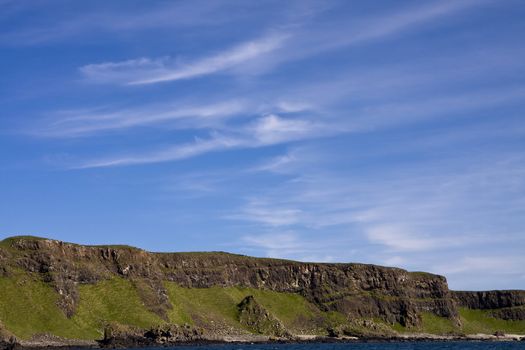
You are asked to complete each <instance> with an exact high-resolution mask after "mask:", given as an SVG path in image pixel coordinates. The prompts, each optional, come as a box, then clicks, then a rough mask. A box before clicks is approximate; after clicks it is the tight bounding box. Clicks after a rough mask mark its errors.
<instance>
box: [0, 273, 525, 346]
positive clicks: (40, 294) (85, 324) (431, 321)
mask: <svg viewBox="0 0 525 350" xmlns="http://www.w3.org/2000/svg"><path fill="white" fill-rule="evenodd" d="M166 288H167V290H168V294H169V297H170V300H171V302H172V304H173V309H172V310H170V312H169V315H168V316H169V318H170V322H173V323H176V324H184V323H190V324H201V323H207V324H210V323H212V324H215V325H217V326H219V327H221V328H223V329H224V328H229V329H231V330H237V331H246V329H244V328H243V327H242V326H241V325H240V324H239V323H238V321H237V307H236V306H237V304H238V303H239V302H240V301H241V300H242V299H243V298H244V297H246V296H248V295H253V296H254V297H255V298H256V300H257V301H258V302H259V303H260V304H261V305H263V306H264V307H265V308H266V309H267V310H269V311H270V312H271V313H272V314H273V315H274V316H275V317H277V318H278V319H280V320H281V321H282V322H283V323H284V325H285V326H286V327H287V328H288V329H289V330H291V331H292V332H294V333H304V334H315V333H317V334H321V333H323V329H325V328H326V327H328V326H334V325H337V324H342V323H344V322H345V317H344V316H343V315H341V314H339V313H322V312H320V311H319V310H318V309H317V308H316V307H315V306H314V305H313V304H311V303H309V302H308V301H307V300H306V299H304V298H303V297H302V296H300V295H297V294H292V293H278V292H273V291H269V290H258V289H251V288H240V287H228V288H220V287H214V288H203V289H197V288H192V289H189V288H183V287H180V286H178V285H176V284H174V283H171V282H166ZM0 291H1V293H0V322H1V323H3V324H4V326H5V327H6V328H7V329H8V330H9V331H11V332H13V333H14V334H15V335H17V336H18V337H21V338H25V339H27V338H30V337H31V336H32V335H33V334H37V333H51V334H55V335H58V336H62V337H67V338H80V339H98V338H100V337H101V336H102V329H103V325H104V324H105V323H106V322H118V323H121V324H128V325H134V326H139V327H144V328H145V327H149V326H154V325H158V324H161V323H163V322H164V321H163V320H162V319H160V318H159V317H158V316H157V315H155V314H153V313H151V312H149V311H147V310H146V308H145V307H144V305H143V303H142V301H141V300H140V298H139V295H138V293H137V290H136V289H135V288H134V287H133V284H132V283H131V282H130V281H128V280H125V279H121V278H114V279H111V280H107V281H104V282H101V283H98V284H96V285H81V286H79V293H80V301H79V305H78V309H77V312H76V314H75V316H74V317H73V318H71V319H68V318H66V317H65V316H64V314H63V313H62V312H61V311H60V310H59V309H58V307H57V306H56V302H57V299H58V295H57V293H56V292H55V291H54V290H53V289H52V288H51V287H50V286H49V285H47V284H45V283H43V282H41V281H39V280H37V279H35V277H33V276H32V275H31V274H28V273H24V272H16V273H15V274H14V275H13V276H12V277H9V278H0ZM489 313H490V311H483V310H469V309H460V315H461V318H462V322H463V327H462V329H458V328H456V327H455V326H454V324H453V323H452V322H451V321H450V320H449V319H446V318H442V317H438V316H435V315H433V314H431V313H424V314H423V315H422V321H423V325H422V327H421V328H420V329H411V330H407V329H404V328H403V327H401V326H399V325H394V326H393V328H394V329H395V330H397V331H400V332H427V333H436V334H449V333H467V334H472V333H489V334H490V333H494V332H496V331H504V332H507V333H519V334H525V321H505V320H501V319H496V318H493V317H490V314H489ZM212 321H213V322H212Z"/></svg>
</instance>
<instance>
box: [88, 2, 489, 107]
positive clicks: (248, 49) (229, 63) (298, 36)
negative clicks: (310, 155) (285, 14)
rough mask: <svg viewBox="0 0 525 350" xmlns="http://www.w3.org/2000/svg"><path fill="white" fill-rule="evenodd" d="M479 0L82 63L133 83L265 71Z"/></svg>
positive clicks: (101, 75)
mask: <svg viewBox="0 0 525 350" xmlns="http://www.w3.org/2000/svg"><path fill="white" fill-rule="evenodd" d="M479 4H480V2H479V1H477V2H474V1H470V0H461V1H454V2H437V3H431V4H430V5H428V4H425V5H423V6H420V7H416V8H407V9H403V10H401V11H399V12H397V13H394V14H392V13H388V14H386V15H385V14H383V15H381V16H379V17H377V18H374V17H369V18H366V19H365V20H361V21H347V19H346V18H345V20H344V22H336V23H332V24H330V25H328V26H320V27H317V26H315V25H314V26H313V27H309V26H308V24H305V23H300V22H298V23H296V24H295V25H292V26H290V27H291V28H293V30H292V29H289V30H286V31H283V29H280V32H279V31H272V32H271V34H269V35H267V36H264V37H262V38H259V39H254V40H251V41H247V42H244V43H242V44H240V45H238V46H235V47H233V48H230V49H227V50H224V51H223V52H219V53H215V54H211V55H210V56H208V57H204V58H200V59H196V60H195V61H193V62H186V63H185V62H181V60H180V59H173V58H170V57H161V58H146V57H144V58H137V59H130V60H125V61H121V62H105V63H98V64H88V65H85V66H83V67H81V68H80V71H81V73H82V74H83V75H84V77H85V78H86V79H88V80H91V81H95V82H103V83H118V84H128V85H144V84H154V83H160V82H167V81H176V80H182V79H190V78H195V77H199V76H203V75H208V74H213V73H217V72H223V71H226V70H230V69H233V68H235V70H236V71H238V72H240V73H242V74H246V73H247V71H246V69H243V68H242V65H243V64H245V63H246V65H247V69H248V70H249V71H251V72H257V71H258V70H261V71H263V72H264V71H267V70H268V69H271V68H274V67H276V66H278V65H279V64H280V63H284V62H287V61H294V60H300V59H303V58H306V57H309V56H311V55H316V54H319V53H322V52H325V51H330V50H334V49H337V48H342V47H346V46H349V45H355V44H360V43H363V42H367V41H370V40H377V39H380V38H386V37H389V36H392V35H395V34H399V33H401V32H403V31H405V30H408V29H411V28H414V27H415V26H417V25H421V24H424V23H426V22H430V21H433V20H435V19H438V18H440V17H442V16H445V15H450V14H453V13H456V12H459V11H461V10H464V9H466V8H469V7H472V6H475V5H478V6H479ZM356 22H357V23H358V25H357V26H356V25H355V23H356ZM349 23H350V24H349ZM341 32H345V33H346V35H340V34H341ZM285 44H286V45H285ZM283 107H284V108H289V107H292V108H296V107H297V106H290V105H288V106H286V105H283Z"/></svg>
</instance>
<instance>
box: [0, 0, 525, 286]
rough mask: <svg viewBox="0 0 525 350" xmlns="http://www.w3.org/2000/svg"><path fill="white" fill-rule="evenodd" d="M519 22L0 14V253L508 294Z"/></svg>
mask: <svg viewBox="0 0 525 350" xmlns="http://www.w3.org/2000/svg"><path fill="white" fill-rule="evenodd" d="M523 18H525V3H524V2H523V1H520V0H505V1H489V0H479V1H474V0H457V1H424V2H423V1H292V0H290V1H284V2H283V1H254V2H250V1H222V0H217V1H186V2H182V1H129V0H126V1H124V0H123V1H111V2H110V1H61V0H54V1H47V0H42V1H33V2H28V1H16V0H12V1H11V0H0V63H1V64H0V82H1V83H0V108H1V109H0V111H1V112H0V161H1V172H0V197H1V200H0V238H2V237H7V236H12V235H19V234H30V235H38V236H46V237H50V238H55V239H61V240H66V241H73V242H78V243H89V244H106V243H123V244H130V245H135V246H139V247H142V248H144V249H147V250H153V251H192V250H200V251H204V250H224V251H230V252H236V253H242V254H249V255H255V256H271V257H284V258H290V259H298V260H304V261H337V262H366V263H375V264H383V265H394V266H400V267H404V268H407V269H410V270H425V271H431V272H435V273H439V274H445V275H446V276H447V277H448V279H449V283H450V285H451V287H453V288H456V289H491V288H525V270H524V268H523V266H525V255H524V254H523V247H524V246H525V231H524V229H525V152H524V151H525V120H524V117H525V116H524V112H525V64H524V62H525V45H524V40H523V37H524V34H525V21H524V20H523Z"/></svg>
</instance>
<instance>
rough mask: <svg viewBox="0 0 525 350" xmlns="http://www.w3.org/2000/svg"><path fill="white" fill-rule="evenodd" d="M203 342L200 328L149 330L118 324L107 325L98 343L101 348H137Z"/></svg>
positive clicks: (176, 326)
mask: <svg viewBox="0 0 525 350" xmlns="http://www.w3.org/2000/svg"><path fill="white" fill-rule="evenodd" d="M201 340H205V337H204V332H203V331H202V329H200V328H196V327H192V326H190V325H184V326H178V325H169V324H167V325H163V326H159V327H155V328H151V329H149V330H142V329H139V328H135V327H129V326H123V325H120V324H109V325H107V326H106V328H105V329H104V338H103V339H102V340H101V341H100V342H99V343H100V345H101V346H102V347H137V346H152V345H169V344H175V343H184V342H196V341H201Z"/></svg>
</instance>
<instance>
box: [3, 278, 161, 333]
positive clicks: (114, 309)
mask: <svg viewBox="0 0 525 350" xmlns="http://www.w3.org/2000/svg"><path fill="white" fill-rule="evenodd" d="M0 291H1V293H0V320H1V322H2V323H3V324H4V326H5V327H6V328H7V329H8V330H9V331H11V332H12V333H14V334H15V335H16V336H17V337H19V338H22V339H28V338H30V337H31V336H32V335H35V334H41V333H50V334H54V335H58V336H61V337H65V338H78V339H99V338H100V337H101V336H102V331H103V327H104V323H105V322H117V323H122V324H129V325H135V326H139V327H148V326H153V325H157V324H160V323H163V322H164V321H162V320H161V319H160V318H159V317H158V316H156V315H155V314H152V313H150V312H148V311H147V310H146V309H145V308H144V306H143V304H142V302H141V300H140V298H139V296H138V294H137V292H136V290H135V289H134V288H133V286H132V285H131V283H130V282H129V281H127V280H123V279H119V278H115V279H112V280H108V281H103V282H100V283H98V284H95V285H81V286H79V293H80V300H79V304H78V308H77V311H76V313H75V316H74V317H73V318H71V319H68V318H67V317H66V316H65V315H64V313H63V312H62V311H61V310H60V309H59V308H58V307H57V306H56V305H57V301H58V294H57V293H56V292H55V290H54V289H53V288H51V287H50V286H49V285H48V284H46V283H44V282H42V281H39V280H37V279H35V278H34V277H33V276H31V275H29V274H25V273H17V274H16V275H15V276H12V277H9V278H0Z"/></svg>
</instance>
